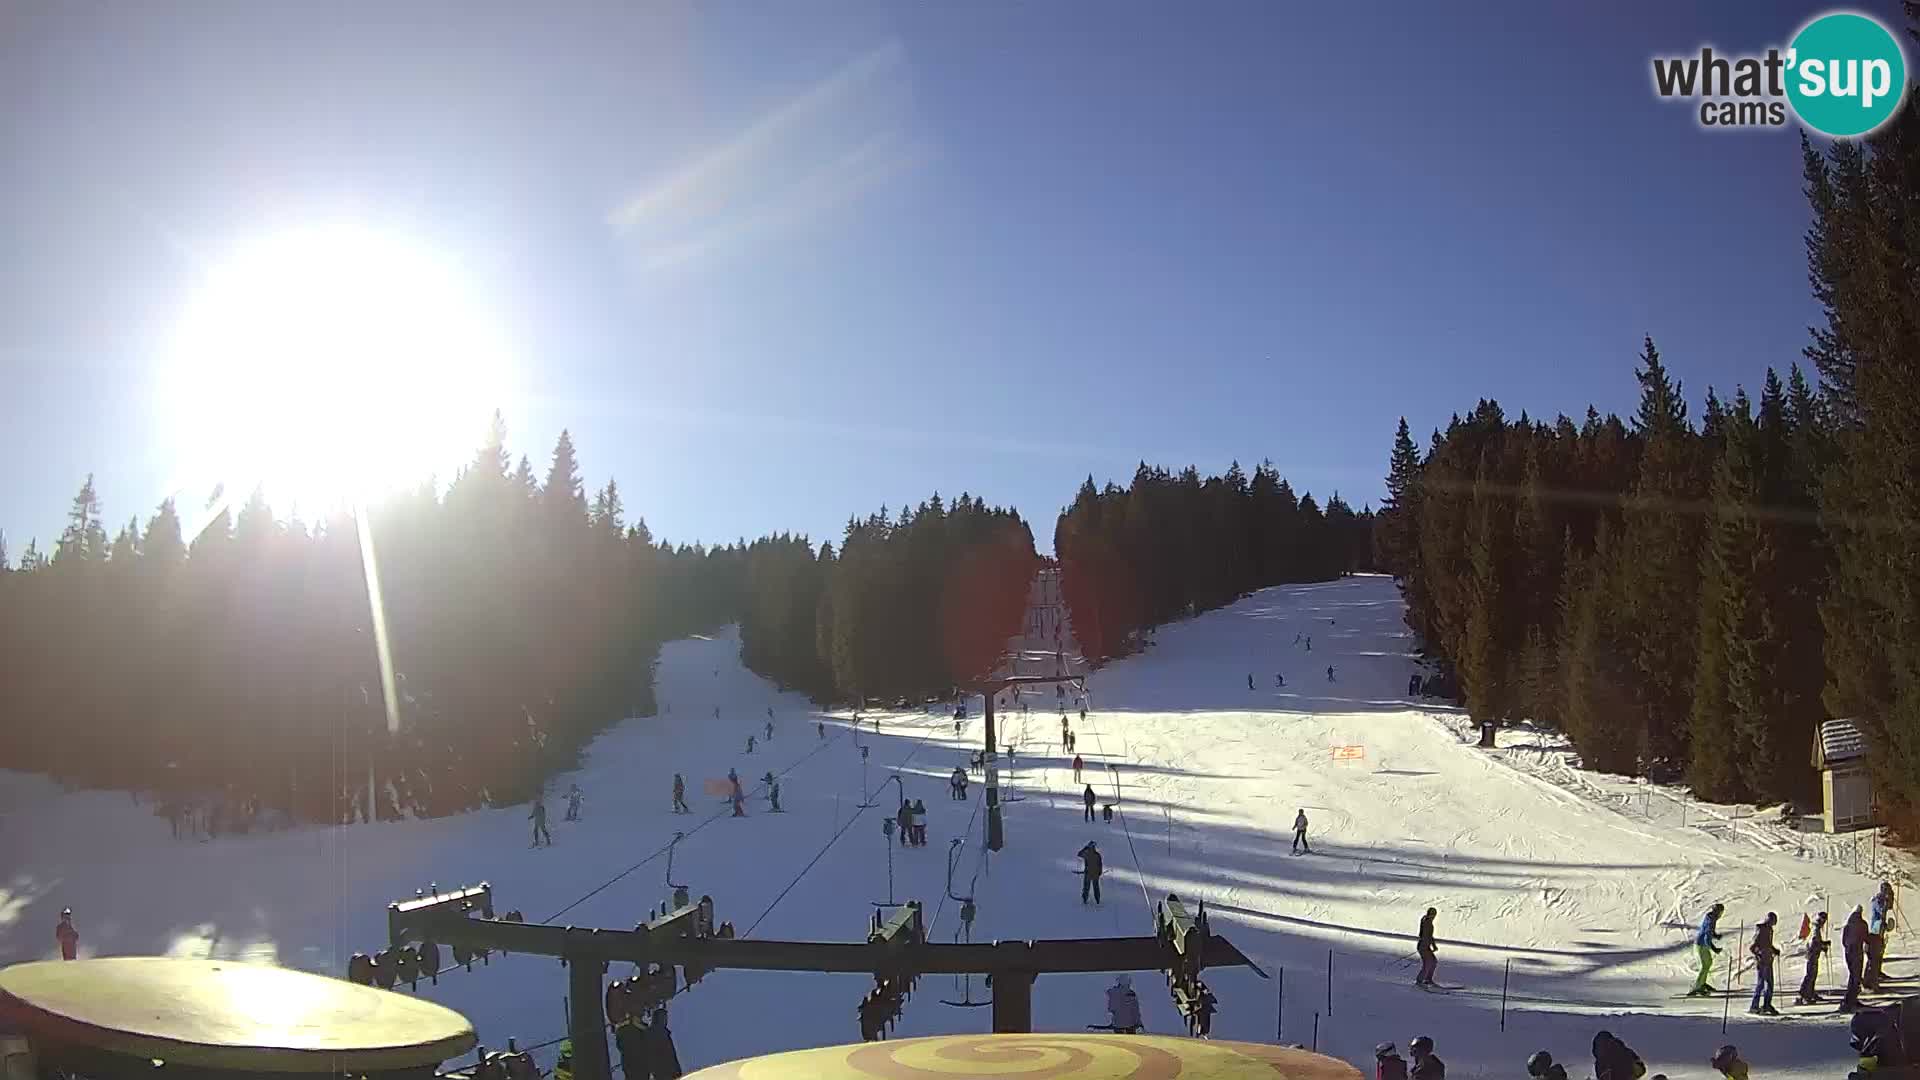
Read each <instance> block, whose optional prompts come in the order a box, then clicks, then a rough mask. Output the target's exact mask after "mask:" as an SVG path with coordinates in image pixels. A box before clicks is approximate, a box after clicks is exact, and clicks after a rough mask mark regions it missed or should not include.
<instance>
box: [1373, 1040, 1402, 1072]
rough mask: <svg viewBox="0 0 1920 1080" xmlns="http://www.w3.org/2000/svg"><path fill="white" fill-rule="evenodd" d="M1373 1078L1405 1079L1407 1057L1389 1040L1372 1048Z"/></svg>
mask: <svg viewBox="0 0 1920 1080" xmlns="http://www.w3.org/2000/svg"><path fill="white" fill-rule="evenodd" d="M1373 1080H1407V1059H1406V1058H1403V1057H1401V1056H1400V1053H1399V1051H1397V1050H1395V1049H1394V1048H1393V1044H1392V1043H1390V1042H1383V1043H1381V1044H1380V1045H1379V1046H1376V1047H1374V1048H1373Z"/></svg>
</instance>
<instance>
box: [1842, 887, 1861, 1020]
mask: <svg viewBox="0 0 1920 1080" xmlns="http://www.w3.org/2000/svg"><path fill="white" fill-rule="evenodd" d="M1840 953H1841V955H1842V956H1844V957H1846V960H1847V993H1846V996H1845V997H1842V998H1841V999H1840V1011H1841V1012H1851V1011H1852V1010H1854V1009H1857V1008H1859V1007H1860V975H1861V972H1862V971H1863V970H1864V967H1865V964H1866V959H1867V920H1866V916H1864V915H1862V914H1861V913H1860V905H1858V904H1855V905H1854V906H1853V914H1851V915H1849V916H1847V925H1845V926H1843V927H1841V928H1840Z"/></svg>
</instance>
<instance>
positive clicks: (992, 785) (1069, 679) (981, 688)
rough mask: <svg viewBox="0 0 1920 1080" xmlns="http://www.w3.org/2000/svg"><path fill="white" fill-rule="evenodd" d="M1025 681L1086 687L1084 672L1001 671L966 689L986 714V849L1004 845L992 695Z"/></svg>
mask: <svg viewBox="0 0 1920 1080" xmlns="http://www.w3.org/2000/svg"><path fill="white" fill-rule="evenodd" d="M1029 683H1072V684H1073V685H1075V686H1077V687H1079V688H1080V689H1081V690H1082V691H1084V690H1086V688H1087V679H1086V676H1084V675H1004V676H997V677H994V678H990V679H987V680H985V681H983V682H977V683H974V684H973V685H971V686H969V687H968V688H967V689H969V690H971V691H973V692H974V693H976V694H980V695H981V696H982V697H983V698H984V699H985V702H986V704H985V708H984V711H983V714H982V715H984V716H985V717H986V729H987V755H986V758H985V761H986V773H987V777H986V784H987V850H989V851H999V850H1000V849H1001V848H1003V847H1006V846H1007V833H1006V826H1005V825H1004V824H1003V823H1002V822H1001V819H1000V769H999V749H998V747H999V745H1000V744H999V743H998V742H997V741H995V739H994V729H993V699H994V696H995V695H997V694H998V693H999V692H1000V691H1002V690H1005V689H1006V688H1007V687H1009V686H1024V685H1027V684H1029Z"/></svg>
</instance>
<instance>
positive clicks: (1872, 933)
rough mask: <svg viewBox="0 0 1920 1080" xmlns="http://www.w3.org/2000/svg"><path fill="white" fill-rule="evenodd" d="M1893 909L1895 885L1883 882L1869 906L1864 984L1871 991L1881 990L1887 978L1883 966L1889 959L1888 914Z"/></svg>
mask: <svg viewBox="0 0 1920 1080" xmlns="http://www.w3.org/2000/svg"><path fill="white" fill-rule="evenodd" d="M1892 907H1893V883H1892V882H1890V881H1883V882H1881V883H1880V891H1879V892H1876V893H1874V894H1873V902H1872V903H1870V904H1869V905H1867V974H1866V978H1865V980H1864V982H1865V985H1866V987H1867V989H1869V990H1877V989H1879V987H1880V980H1881V979H1884V978H1886V972H1885V971H1882V970H1881V966H1882V965H1883V964H1884V963H1885V962H1886V959H1887V929H1888V926H1887V923H1888V921H1889V920H1888V918H1887V914H1888V911H1889V910H1890V909H1891V908H1892Z"/></svg>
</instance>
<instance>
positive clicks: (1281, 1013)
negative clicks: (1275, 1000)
mask: <svg viewBox="0 0 1920 1080" xmlns="http://www.w3.org/2000/svg"><path fill="white" fill-rule="evenodd" d="M1278 978H1279V980H1280V1003H1279V1004H1278V1005H1275V1006H1274V1008H1273V1041H1274V1042H1279V1041H1280V1036H1282V1035H1284V1034H1286V1030H1287V969H1286V968H1281V969H1280V974H1279V976H1278Z"/></svg>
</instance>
